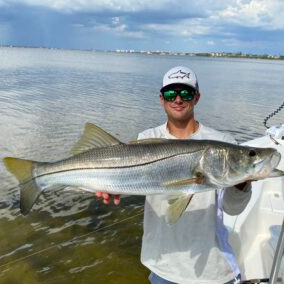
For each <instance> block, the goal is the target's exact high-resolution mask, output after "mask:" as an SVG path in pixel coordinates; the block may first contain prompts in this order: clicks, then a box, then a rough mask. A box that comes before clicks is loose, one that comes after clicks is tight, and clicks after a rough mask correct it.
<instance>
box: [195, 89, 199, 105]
mask: <svg viewBox="0 0 284 284" xmlns="http://www.w3.org/2000/svg"><path fill="white" fill-rule="evenodd" d="M199 99H200V93H199V91H198V92H197V93H196V95H195V102H194V104H195V105H196V104H197V103H198V101H199Z"/></svg>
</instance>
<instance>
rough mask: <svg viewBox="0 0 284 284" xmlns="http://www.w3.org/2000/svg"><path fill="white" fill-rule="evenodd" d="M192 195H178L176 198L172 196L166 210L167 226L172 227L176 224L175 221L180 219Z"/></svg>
mask: <svg viewBox="0 0 284 284" xmlns="http://www.w3.org/2000/svg"><path fill="white" fill-rule="evenodd" d="M192 197H193V194H185V193H182V194H179V195H178V196H174V197H172V198H170V199H168V204H169V207H168V210H167V216H166V221H167V223H168V224H169V225H172V224H174V223H176V222H177V220H178V219H179V218H180V217H181V215H182V214H183V212H184V211H185V210H186V208H187V206H188V204H189V203H190V201H191V199H192Z"/></svg>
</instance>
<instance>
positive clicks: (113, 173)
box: [4, 123, 283, 223]
mask: <svg viewBox="0 0 284 284" xmlns="http://www.w3.org/2000/svg"><path fill="white" fill-rule="evenodd" d="M279 161H280V154H279V153H278V152H277V151H276V150H275V149H272V148H266V149H264V148H253V147H247V146H239V145H234V144H229V143H224V142H217V141H210V140H198V141H197V140H166V139H146V140H139V141H135V142H130V143H129V144H124V143H121V142H120V141H119V140H117V139H116V138H115V137H113V136H112V135H110V134H108V133H106V132H105V131H104V130H102V129H101V128H99V127H97V126H95V125H93V124H90V123H87V124H86V127H85V131H84V134H83V136H82V138H81V139H80V140H79V142H78V143H77V144H76V145H75V147H74V148H73V156H72V157H70V158H68V159H65V160H61V161H58V162H54V163H41V162H34V161H28V160H22V159H17V158H11V157H7V158H5V159H4V163H5V165H6V167H7V169H8V170H9V171H10V172H11V173H13V174H14V175H15V176H16V177H17V178H18V180H19V183H20V188H21V200H20V208H21V212H22V213H23V214H24V215H25V214H27V213H28V212H29V211H30V210H31V208H32V206H33V204H34V203H35V202H36V200H37V198H38V197H39V195H40V193H41V192H42V191H43V190H45V189H46V188H48V187H51V186H57V185H58V186H71V187H76V188H78V187H79V188H82V189H83V190H87V191H91V192H95V191H105V192H108V193H112V194H127V195H149V194H166V195H167V196H168V200H169V210H168V213H167V220H168V223H174V222H176V221H177V219H178V218H179V217H180V215H181V214H182V213H183V211H184V210H185V209H186V207H187V205H188V203H189V201H190V199H191V196H192V194H194V193H198V192H204V191H208V190H216V189H218V188H224V187H230V186H233V185H236V184H239V183H242V182H244V181H246V180H257V179H263V178H265V177H269V176H270V177H271V176H281V175H283V172H282V171H279V170H276V169H275V168H276V167H277V165H278V163H279Z"/></svg>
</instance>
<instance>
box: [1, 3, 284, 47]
mask: <svg viewBox="0 0 284 284" xmlns="http://www.w3.org/2000/svg"><path fill="white" fill-rule="evenodd" d="M283 10H284V1H283V0H191V1H188V0H179V1H176V0H144V1H142V0H41V1H38V0H0V32H1V31H2V32H1V34H2V35H1V38H5V41H7V43H11V42H12V43H15V42H18V43H20V44H23V45H24V44H27V45H28V44H29V43H32V44H33V45H44V46H52V45H56V46H55V47H57V46H60V47H69V46H70V45H71V46H80V47H83V46H86V48H96V46H97V45H98V44H99V43H100V46H104V45H105V48H106V49H117V48H119V47H117V46H114V44H117V43H118V44H121V45H124V46H125V47H127V46H128V45H129V46H130V45H131V46H137V47H138V49H139V45H140V44H142V43H143V48H149V49H151V47H153V44H154V43H155V44H156V46H159V44H160V45H162V43H165V42H166V41H167V48H172V49H176V50H179V49H181V48H183V47H184V46H185V45H184V44H183V45H182V43H184V42H187V43H188V46H190V47H192V46H193V44H196V46H195V48H196V49H198V48H201V49H204V48H208V49H209V48H213V47H214V48H216V49H218V48H220V49H221V48H224V49H225V50H226V48H227V49H228V50H233V49H238V50H242V48H243V47H248V48H254V46H255V47H256V48H258V50H261V45H263V48H266V47H269V48H273V49H274V50H275V49H276V47H278V49H279V50H280V49H281V48H283V44H282V43H281V41H280V40H279V38H283V37H284V17H281V13H280V12H279V11H283ZM23 35H25V36H23ZM1 38H0V39H1ZM106 38H107V40H105V39H106ZM111 39H116V40H117V41H116V40H114V41H113V42H112V40H111ZM79 40H80V44H79V43H78V41H79ZM123 40H124V41H123ZM135 40H136V41H137V42H136V43H134V42H135ZM248 41H249V43H248ZM252 41H253V42H252ZM271 41H272V42H271ZM260 43H261V44H260ZM112 44H113V46H112ZM273 44H274V47H273ZM184 48H186V47H184ZM160 49H162V48H160ZM203 51H204V50H203Z"/></svg>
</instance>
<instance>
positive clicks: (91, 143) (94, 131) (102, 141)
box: [72, 123, 121, 155]
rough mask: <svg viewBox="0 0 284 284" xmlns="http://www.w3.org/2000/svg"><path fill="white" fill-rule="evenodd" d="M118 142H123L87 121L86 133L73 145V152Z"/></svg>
mask: <svg viewBox="0 0 284 284" xmlns="http://www.w3.org/2000/svg"><path fill="white" fill-rule="evenodd" d="M117 144H121V142H120V141H119V140H118V139H116V138H115V137H113V136H112V135H111V134H109V133H107V132H106V131H104V130H103V129H101V128H100V127H98V126H96V125H94V124H92V123H86V124H85V130H84V133H83V135H82V137H81V139H80V140H79V141H78V142H77V143H76V144H75V146H74V147H73V149H72V154H73V155H77V154H80V153H83V152H86V151H88V150H91V149H94V148H99V147H106V146H113V145H117Z"/></svg>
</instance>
